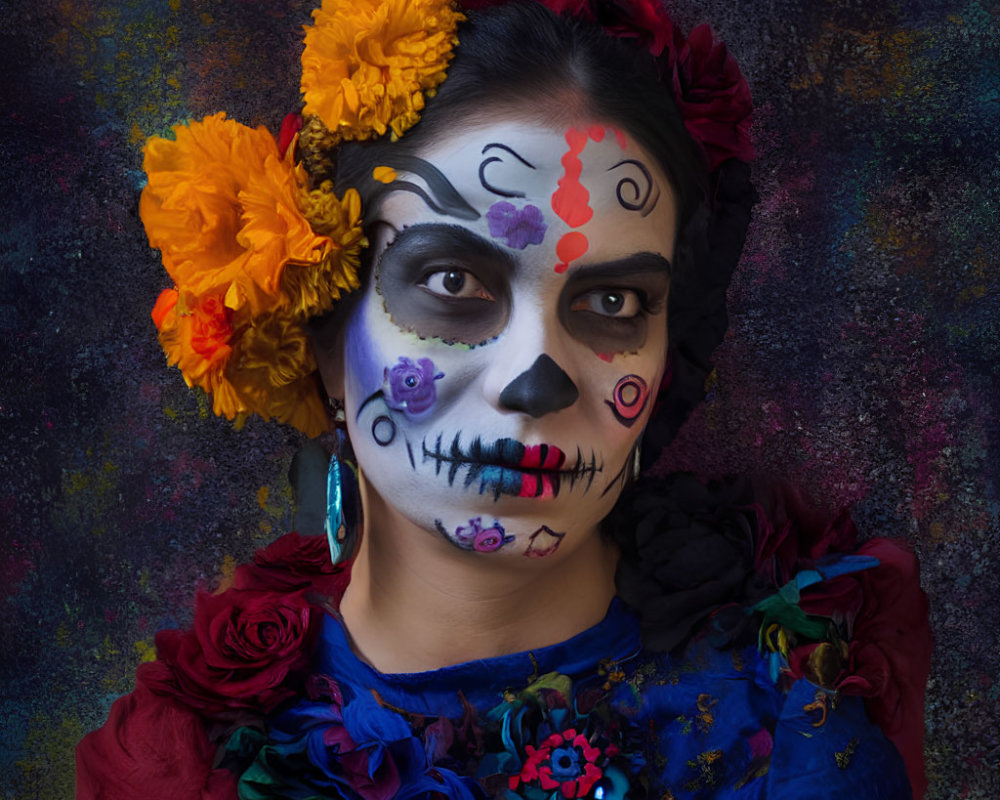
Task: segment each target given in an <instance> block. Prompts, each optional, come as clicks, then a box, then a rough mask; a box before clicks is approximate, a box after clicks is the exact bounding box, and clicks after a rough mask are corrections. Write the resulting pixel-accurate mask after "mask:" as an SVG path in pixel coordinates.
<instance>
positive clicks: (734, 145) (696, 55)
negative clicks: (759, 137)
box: [672, 25, 753, 170]
mask: <svg viewBox="0 0 1000 800" xmlns="http://www.w3.org/2000/svg"><path fill="white" fill-rule="evenodd" d="M674 46H675V48H676V56H674V57H675V58H676V62H675V63H674V64H673V65H672V66H673V88H674V99H675V100H676V102H677V107H678V108H679V109H680V112H681V116H682V117H683V118H684V124H685V126H687V129H688V133H690V134H691V136H692V137H693V138H694V139H695V141H697V142H699V143H700V144H701V146H702V148H703V149H704V151H705V155H706V157H707V159H708V167H709V169H710V170H714V169H715V168H716V167H717V166H718V165H719V164H721V163H722V162H723V161H725V160H726V159H729V158H738V159H740V160H742V161H749V160H750V159H751V158H753V145H752V144H751V143H750V113H751V111H752V110H753V102H752V100H751V99H750V87H749V86H748V85H747V82H746V78H744V77H743V74H742V73H741V72H740V67H739V65H738V64H737V63H736V59H734V58H733V57H732V56H731V55H730V54H729V51H728V50H727V49H726V46H725V45H724V44H723V43H722V42H718V41H716V40H715V37H714V36H713V34H712V29H711V28H710V27H709V26H708V25H699V26H698V27H697V28H695V29H694V30H692V31H691V34H690V35H689V36H688V38H687V40H686V41H682V40H681V39H680V37H679V36H676V35H675V42H674ZM672 55H673V54H672Z"/></svg>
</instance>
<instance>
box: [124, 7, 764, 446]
mask: <svg viewBox="0 0 1000 800" xmlns="http://www.w3.org/2000/svg"><path fill="white" fill-rule="evenodd" d="M539 2H540V3H541V4H542V5H544V6H546V7H548V8H549V9H550V10H552V11H554V12H556V13H560V14H566V15H571V16H575V17H579V18H581V19H584V20H587V21H589V22H592V23H596V24H600V25H602V26H603V27H604V28H605V29H606V30H607V31H608V32H609V33H610V34H612V35H614V36H616V37H620V38H628V39H632V40H635V42H636V43H637V45H639V46H642V47H645V48H647V49H648V50H649V51H650V52H651V53H652V54H653V56H654V57H656V58H657V61H658V64H659V66H660V70H661V78H662V80H663V82H664V83H665V84H667V85H669V86H671V89H672V91H673V94H674V97H675V99H676V102H677V104H678V107H679V108H680V110H681V113H682V114H683V117H684V120H685V123H686V125H687V127H688V130H689V132H690V133H691V135H692V136H693V138H694V139H695V140H696V141H697V142H699V143H700V144H701V146H702V149H703V152H704V153H705V156H706V160H707V163H708V166H709V168H710V169H713V170H714V169H715V168H716V167H717V166H718V165H719V164H721V163H722V162H724V161H726V160H728V159H730V158H737V159H743V160H746V159H748V158H749V157H750V155H751V148H750V141H749V135H748V125H749V115H750V94H749V90H748V88H747V85H746V82H745V80H744V79H743V77H742V75H740V72H739V68H738V67H737V66H736V63H735V61H734V60H733V59H732V57H731V56H729V55H728V53H727V52H726V49H725V46H724V45H722V44H721V43H718V42H715V41H714V39H713V37H712V33H711V31H710V30H709V29H708V27H707V26H701V27H699V28H696V29H695V30H694V31H693V32H692V34H691V36H690V37H689V38H688V39H684V37H682V36H681V35H680V34H679V33H678V32H677V31H676V29H675V28H674V26H673V24H672V23H671V21H670V19H669V17H668V16H667V15H666V12H665V11H664V10H663V8H662V7H661V6H660V5H659V3H658V2H656V0H539ZM500 4H501V3H499V2H491V1H490V0H465V1H464V2H463V3H462V4H461V8H460V6H459V4H458V3H456V2H455V0H323V4H322V6H321V7H320V8H318V9H316V10H315V11H314V12H313V24H312V25H311V26H307V27H306V29H305V31H306V32H305V49H304V52H303V54H302V81H301V90H302V95H303V99H304V107H303V111H302V115H301V116H299V115H289V117H288V118H287V119H286V121H285V124H284V125H283V126H282V130H281V134H280V137H279V139H278V141H275V139H274V137H273V136H272V135H271V134H270V133H269V132H268V131H267V129H266V128H264V127H258V128H255V129H254V128H249V127H247V126H245V125H241V124H240V123H238V122H235V121H234V120H230V119H227V118H226V116H225V114H224V113H219V114H215V115H213V116H209V117H206V118H205V119H203V120H202V121H201V122H194V121H192V122H191V123H189V124H187V125H178V126H176V127H175V128H174V133H175V138H174V139H173V140H169V139H164V138H160V137H154V138H152V139H150V140H149V142H148V143H147V144H146V148H145V151H144V152H145V158H144V162H143V168H144V169H145V171H146V174H147V176H148V179H149V180H148V183H147V185H146V187H145V189H144V190H143V192H142V198H141V201H140V206H139V213H140V216H141V217H142V221H143V223H144V224H145V227H146V233H147V235H148V237H149V242H150V244H151V245H152V246H153V247H157V248H159V249H160V251H161V254H162V258H163V264H164V266H165V267H166V269H167V272H168V273H169V275H170V277H171V278H172V280H173V282H174V286H173V288H170V289H166V290H164V291H163V292H162V293H161V294H160V296H159V298H158V300H157V301H156V305H155V307H154V309H153V312H152V316H153V321H154V323H155V324H156V327H157V329H158V330H159V338H160V343H161V345H162V346H163V349H164V351H165V352H166V354H167V360H168V363H169V364H171V365H174V364H176V365H177V366H178V367H179V368H180V370H181V373H182V374H183V376H184V380H185V381H186V382H187V384H188V385H189V386H200V387H201V388H202V389H204V390H205V391H206V392H208V393H210V394H211V395H212V398H213V410H214V411H215V413H216V414H219V415H221V416H225V417H226V418H228V419H235V420H236V423H237V425H241V424H242V423H243V422H244V421H245V419H246V418H247V417H248V416H249V415H251V414H258V415H260V416H262V417H264V418H271V417H273V418H275V419H277V420H278V421H280V422H285V423H288V424H290V425H293V426H294V427H296V428H298V429H299V430H301V431H303V432H305V433H306V434H308V435H310V436H316V435H319V434H320V433H322V432H324V431H325V430H327V426H328V422H327V415H326V411H325V409H324V407H323V403H322V401H321V393H320V388H319V383H318V379H317V375H316V369H317V365H316V360H315V356H314V354H313V351H312V346H311V342H310V338H309V333H308V331H307V330H306V322H307V321H308V320H309V318H310V317H313V316H316V315H319V314H323V313H325V312H327V311H329V310H330V309H331V308H332V307H333V305H334V303H335V302H336V301H337V300H338V299H339V298H340V296H341V294H342V293H343V292H347V291H351V290H352V289H356V288H358V286H359V280H358V267H359V260H360V253H361V249H362V248H363V247H365V246H366V245H367V241H366V240H365V238H364V234H363V229H362V210H361V200H360V197H359V196H358V193H357V192H356V191H355V190H354V189H347V190H346V191H344V192H342V193H340V194H338V193H337V192H336V191H335V187H334V186H333V185H332V183H331V182H330V181H329V180H324V181H322V182H320V183H319V185H315V183H316V181H314V180H312V179H311V177H310V174H309V172H308V171H307V170H306V169H305V167H304V166H303V165H302V164H300V163H297V162H296V160H295V155H296V152H297V144H298V139H299V138H300V137H309V138H310V139H311V140H318V141H319V142H321V143H322V145H323V146H324V147H333V146H336V145H337V144H339V143H340V142H342V141H351V140H357V141H364V140H370V139H374V138H376V137H381V136H385V135H388V136H390V137H391V139H392V140H395V139H398V138H399V137H400V136H402V135H403V134H404V133H405V131H406V130H408V129H409V128H411V127H412V126H413V125H414V124H416V122H417V121H418V120H419V118H420V112H421V111H422V109H423V108H424V102H425V98H427V97H431V96H433V94H434V93H435V91H436V89H437V87H438V86H439V85H440V84H441V82H442V81H443V80H444V79H445V76H446V70H447V67H448V64H449V62H450V60H451V58H452V55H453V51H454V48H455V46H456V45H457V44H458V36H457V28H458V24H459V22H461V21H463V20H464V19H465V17H464V15H463V13H462V8H464V9H469V10H473V9H478V8H481V7H486V6H491V5H500ZM300 129H301V130H300Z"/></svg>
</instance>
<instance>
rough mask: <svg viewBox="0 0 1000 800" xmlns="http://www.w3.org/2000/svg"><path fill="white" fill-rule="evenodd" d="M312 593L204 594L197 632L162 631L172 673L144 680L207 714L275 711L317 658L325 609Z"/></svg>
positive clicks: (159, 642) (161, 647)
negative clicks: (313, 655) (313, 654)
mask: <svg viewBox="0 0 1000 800" xmlns="http://www.w3.org/2000/svg"><path fill="white" fill-rule="evenodd" d="M305 594H306V592H305V590H301V591H297V592H288V593H281V592H273V591H257V590H250V589H235V588H234V589H229V590H228V591H225V592H223V593H221V594H215V595H209V594H201V595H199V597H198V599H197V603H196V608H195V619H194V629H193V630H191V631H184V632H182V631H176V630H170V631H160V632H159V633H158V634H157V635H156V650H157V655H158V656H159V659H160V663H161V664H163V665H165V666H167V667H169V672H167V671H165V670H163V669H162V668H159V669H158V670H157V671H156V672H152V671H148V672H146V673H145V674H140V678H141V679H143V680H145V681H146V683H147V684H148V685H149V686H150V688H152V689H153V690H154V691H156V692H157V693H159V694H169V695H173V696H175V697H177V699H178V700H180V701H181V702H183V703H184V704H185V705H187V706H189V707H190V708H192V709H193V710H195V711H197V712H198V713H200V714H202V715H204V716H206V717H216V718H220V719H227V720H231V719H235V718H239V717H241V716H244V715H246V714H247V713H248V712H249V713H251V714H265V713H267V712H268V711H270V710H271V709H273V708H274V707H275V706H276V705H277V704H278V703H280V702H281V701H282V700H285V699H287V698H289V697H291V696H293V695H294V694H295V693H296V687H295V686H294V685H289V684H290V683H292V682H293V681H292V680H289V679H294V678H295V677H297V675H296V673H298V672H299V671H301V670H303V669H304V668H305V667H306V666H307V664H308V662H309V656H310V642H311V639H312V635H313V632H314V628H315V627H316V624H317V623H318V619H317V617H318V613H317V612H316V611H315V610H314V609H313V607H312V606H311V605H310V603H309V602H308V601H307V600H306V597H305Z"/></svg>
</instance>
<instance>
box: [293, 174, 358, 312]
mask: <svg viewBox="0 0 1000 800" xmlns="http://www.w3.org/2000/svg"><path fill="white" fill-rule="evenodd" d="M302 207H303V210H304V212H305V215H306V217H307V218H308V219H309V222H310V223H311V224H312V227H313V229H314V230H315V231H316V232H317V233H321V234H323V235H324V236H326V237H327V238H328V239H329V240H330V249H329V251H328V254H327V257H326V258H325V259H324V260H323V261H322V262H321V263H320V264H319V265H318V266H317V267H310V268H306V266H305V265H300V264H294V263H290V264H289V265H288V267H287V268H286V269H285V272H284V275H283V276H282V285H283V286H284V288H285V291H286V292H287V293H288V295H289V296H291V297H295V298H297V302H298V305H297V306H295V307H294V309H293V310H295V311H297V312H298V313H299V314H301V315H302V316H310V317H311V316H316V315H318V314H324V313H326V312H327V311H329V310H330V309H331V308H332V307H333V303H334V301H336V300H338V299H339V298H340V295H341V293H342V292H349V291H351V290H352V289H357V288H358V286H360V282H359V281H358V268H359V266H360V258H361V248H363V247H367V246H368V240H367V239H365V237H364V234H363V233H362V228H361V195H359V194H358V193H357V191H355V190H354V189H348V190H347V191H346V192H345V193H344V196H343V197H342V198H340V199H338V198H337V196H336V195H335V194H334V192H333V184H332V183H330V182H329V181H325V182H324V183H323V184H322V186H320V188H319V189H314V190H313V191H311V192H306V193H304V194H303V196H302Z"/></svg>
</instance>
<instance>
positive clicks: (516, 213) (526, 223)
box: [486, 201, 548, 250]
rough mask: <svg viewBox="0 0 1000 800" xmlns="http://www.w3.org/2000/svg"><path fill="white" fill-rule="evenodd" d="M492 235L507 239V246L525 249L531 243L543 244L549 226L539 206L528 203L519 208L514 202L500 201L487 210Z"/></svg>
mask: <svg viewBox="0 0 1000 800" xmlns="http://www.w3.org/2000/svg"><path fill="white" fill-rule="evenodd" d="M486 221H487V222H488V223H489V225H490V236H492V237H493V238H494V239H506V241H507V246H508V247H512V248H513V249H515V250H523V249H524V248H525V247H527V246H528V245H529V244H541V243H542V240H543V239H545V230H546V228H547V227H548V226H547V225H546V224H545V221H544V220H543V219H542V212H541V210H540V209H539V208H538V207H537V206H532V205H527V206H525V207H524V208H522V209H518V208H517V207H516V206H514V204H513V203H508V202H505V201H500V202H498V203H494V204H493V205H492V206H490V210H489V211H487V212H486Z"/></svg>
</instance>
